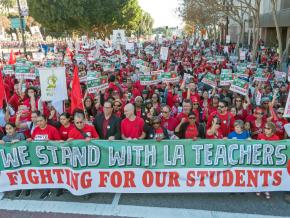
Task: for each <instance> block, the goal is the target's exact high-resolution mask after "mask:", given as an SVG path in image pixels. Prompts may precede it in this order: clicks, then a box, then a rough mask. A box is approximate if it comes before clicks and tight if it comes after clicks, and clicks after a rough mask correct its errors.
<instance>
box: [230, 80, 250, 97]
mask: <svg viewBox="0 0 290 218" xmlns="http://www.w3.org/2000/svg"><path fill="white" fill-rule="evenodd" d="M230 90H231V91H233V92H236V93H239V94H241V95H247V94H248V91H249V83H248V82H247V81H245V80H243V79H240V78H235V79H234V81H233V83H232V85H231V87H230Z"/></svg>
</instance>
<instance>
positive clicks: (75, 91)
mask: <svg viewBox="0 0 290 218" xmlns="http://www.w3.org/2000/svg"><path fill="white" fill-rule="evenodd" d="M78 72H79V70H78V67H77V66H75V67H74V77H73V81H72V91H71V113H73V111H74V110H75V109H82V110H84V104H83V97H82V90H81V85H80V79H79V74H78Z"/></svg>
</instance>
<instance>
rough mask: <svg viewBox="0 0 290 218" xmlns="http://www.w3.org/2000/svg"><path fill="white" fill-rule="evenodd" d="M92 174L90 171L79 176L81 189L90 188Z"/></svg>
mask: <svg viewBox="0 0 290 218" xmlns="http://www.w3.org/2000/svg"><path fill="white" fill-rule="evenodd" d="M92 180H93V179H92V174H91V172H90V171H86V172H83V173H82V175H81V187H82V188H84V189H87V188H90V187H91V186H92Z"/></svg>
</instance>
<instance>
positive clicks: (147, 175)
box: [142, 170, 154, 188]
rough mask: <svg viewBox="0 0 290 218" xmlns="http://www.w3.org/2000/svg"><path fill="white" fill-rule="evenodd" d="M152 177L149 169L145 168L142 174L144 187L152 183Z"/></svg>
mask: <svg viewBox="0 0 290 218" xmlns="http://www.w3.org/2000/svg"><path fill="white" fill-rule="evenodd" d="M153 179H154V176H153V173H152V172H151V171H149V170H146V171H145V172H144V173H143V176H142V183H143V185H144V186H145V187H147V188H149V187H150V186H152V185H153V181H154V180H153Z"/></svg>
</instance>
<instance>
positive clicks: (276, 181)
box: [273, 170, 282, 186]
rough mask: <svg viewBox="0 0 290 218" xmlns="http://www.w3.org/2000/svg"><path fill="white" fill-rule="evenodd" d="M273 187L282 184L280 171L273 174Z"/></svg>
mask: <svg viewBox="0 0 290 218" xmlns="http://www.w3.org/2000/svg"><path fill="white" fill-rule="evenodd" d="M273 179H274V181H273V186H279V185H281V182H282V170H277V171H275V172H274V173H273Z"/></svg>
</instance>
